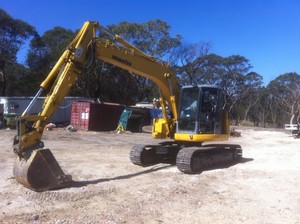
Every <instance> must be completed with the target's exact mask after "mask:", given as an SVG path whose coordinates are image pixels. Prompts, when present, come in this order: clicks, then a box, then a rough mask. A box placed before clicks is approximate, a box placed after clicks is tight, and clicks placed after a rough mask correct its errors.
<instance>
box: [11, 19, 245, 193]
mask: <svg viewBox="0 0 300 224" xmlns="http://www.w3.org/2000/svg"><path fill="white" fill-rule="evenodd" d="M99 32H105V33H106V34H108V35H109V36H110V38H108V39H103V38H100V37H99V36H98V35H97V34H98V33H99ZM94 60H102V61H104V62H106V63H110V64H112V65H115V66H118V67H120V68H122V69H125V70H128V71H130V72H131V73H133V74H135V75H139V76H142V77H146V78H148V79H150V80H152V81H153V82H154V83H156V84H157V86H158V87H159V91H160V105H161V107H162V112H163V117H162V118H155V119H154V121H153V128H152V136H153V137H154V138H157V139H167V140H166V141H163V142H161V143H160V144H158V145H135V146H133V147H132V149H131V150H130V160H131V161H132V163H133V164H136V165H140V166H150V165H153V164H157V163H166V162H167V163H175V164H176V166H177V167H178V169H179V170H180V171H182V172H184V173H200V172H201V171H202V170H203V169H205V167H209V166H211V165H214V164H219V163H225V162H233V161H236V160H238V159H239V158H241V156H242V149H241V147H240V145H232V144H206V142H213V141H224V140H227V139H228V138H229V118H228V111H227V110H226V107H225V101H224V99H225V96H224V93H223V91H222V89H221V88H219V87H217V86H213V85H193V86H184V87H182V88H180V87H179V81H178V78H177V77H176V74H175V73H174V71H173V70H172V69H171V67H170V66H169V64H168V63H166V62H163V61H161V60H158V59H156V58H154V57H152V56H150V55H147V54H145V53H143V52H142V51H141V50H139V49H137V48H136V47H134V46H132V45H131V44H129V43H128V42H126V41H125V40H124V39H122V38H121V37H120V36H118V35H113V34H111V33H110V32H108V31H107V30H106V29H105V28H104V27H102V26H101V25H100V24H99V23H98V22H90V21H88V22H86V23H84V25H83V27H82V28H81V30H80V31H79V32H78V34H77V35H76V37H75V39H74V40H73V41H72V42H71V43H70V44H69V46H68V47H67V49H66V50H65V52H64V53H63V54H62V56H61V57H60V59H59V60H58V62H57V63H56V65H55V66H54V67H53V69H52V70H51V72H50V73H49V74H48V76H47V77H46V79H45V80H44V81H43V82H42V83H41V84H40V89H39V90H38V92H37V94H36V95H35V97H34V98H33V100H32V102H31V103H30V104H29V105H28V107H27V108H26V110H25V111H24V112H23V114H22V115H21V116H20V117H18V119H17V135H16V136H15V138H14V142H13V151H14V153H15V154H16V161H15V164H14V169H13V173H14V177H15V179H16V180H17V181H18V182H19V183H21V184H23V185H24V186H25V187H27V188H30V189H32V190H35V191H45V190H50V189H57V188H63V187H67V186H69V185H70V184H71V182H72V177H71V176H70V175H66V174H64V172H63V171H62V169H61V167H60V166H59V164H58V162H57V161H56V159H55V157H54V156H53V154H52V153H51V151H50V150H49V149H45V148H44V143H43V141H42V135H43V131H44V128H45V126H46V124H47V123H48V122H49V120H50V118H51V116H52V115H53V113H54V112H55V111H56V110H57V108H58V106H59V105H60V103H61V102H62V100H63V99H64V97H65V96H66V95H67V94H68V92H69V90H70V88H71V87H72V86H73V85H74V83H75V81H76V79H77V78H78V77H79V76H80V75H81V73H82V71H83V70H84V69H86V68H87V67H88V66H91V65H92V64H93V61H94ZM46 90H49V91H48V92H47V97H46V98H45V101H44V104H43V107H42V109H41V111H40V112H39V114H38V115H32V114H30V109H31V107H32V106H33V105H34V104H35V102H36V99H37V98H38V97H39V96H40V95H41V94H42V93H43V92H44V91H46ZM32 123H33V125H32Z"/></svg>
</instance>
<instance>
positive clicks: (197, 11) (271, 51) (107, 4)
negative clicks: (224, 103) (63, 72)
mask: <svg viewBox="0 0 300 224" xmlns="http://www.w3.org/2000/svg"><path fill="white" fill-rule="evenodd" d="M0 8H2V9H4V10H5V11H6V12H7V13H8V14H9V15H11V16H12V17H13V18H17V19H21V20H23V21H25V22H27V23H29V24H31V25H33V26H34V27H36V29H37V30H38V32H39V34H40V35H42V34H43V33H44V32H45V31H47V30H50V29H52V28H53V27H55V26H62V27H64V28H68V29H72V30H76V29H79V28H80V27H81V26H82V25H83V23H84V22H85V21H87V20H95V21H99V22H100V24H102V25H104V26H106V25H108V24H118V23H119V22H121V21H128V22H146V21H149V20H152V19H157V18H159V19H162V20H164V21H166V22H167V23H168V24H169V25H170V26H171V27H172V29H171V33H172V35H176V34H180V35H182V37H183V41H184V42H185V43H191V44H192V43H197V42H200V41H209V42H211V43H212V45H213V48H212V51H211V52H213V53H216V54H218V55H221V56H223V57H225V56H230V55H234V54H239V55H242V56H244V57H246V58H247V59H249V61H250V63H251V65H252V66H253V69H252V70H253V71H254V72H257V73H258V74H260V75H262V76H263V77H264V83H265V84H268V83H269V82H270V81H271V80H273V79H274V78H276V77H277V76H279V75H281V74H284V73H287V72H297V73H298V74H300V0H252V1H251V0H223V1H222V0H198V1H197V0H184V1H182V0H181V1H179V0H173V1H172V0H151V1H143V0H126V1H125V0H114V1H110V0H106V1H103V0H87V1H82V0H80V1H79V0H73V1H67V0H65V1H63V0H26V1H25V0H1V1H0ZM22 51H23V52H21V54H23V55H24V54H25V53H26V48H25V47H24V48H23V49H22Z"/></svg>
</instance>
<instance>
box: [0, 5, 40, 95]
mask: <svg viewBox="0 0 300 224" xmlns="http://www.w3.org/2000/svg"><path fill="white" fill-rule="evenodd" d="M35 35H36V31H35V28H34V27H33V26H31V25H29V24H28V23H26V22H24V21H22V20H19V19H14V18H12V17H11V16H10V15H9V14H8V13H7V12H6V11H4V10H2V9H0V73H1V78H0V95H2V96H4V95H16V94H20V89H19V85H18V83H19V81H20V80H21V79H22V78H23V76H24V75H25V74H26V68H25V67H24V66H22V65H21V64H19V63H18V62H17V54H18V52H19V51H20V49H21V48H22V47H23V46H24V44H25V43H26V41H27V40H29V39H30V38H32V37H33V36H35Z"/></svg>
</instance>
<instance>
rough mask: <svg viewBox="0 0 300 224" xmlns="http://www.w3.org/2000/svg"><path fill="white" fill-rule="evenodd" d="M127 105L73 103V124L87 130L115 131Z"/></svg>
mask: <svg viewBox="0 0 300 224" xmlns="http://www.w3.org/2000/svg"><path fill="white" fill-rule="evenodd" d="M124 108H125V106H124V105H121V104H113V103H92V102H74V103H72V111H71V125H72V126H73V127H74V128H76V129H81V130H86V131H113V130H116V128H117V126H118V121H119V119H120V116H121V114H122V111H123V110H124Z"/></svg>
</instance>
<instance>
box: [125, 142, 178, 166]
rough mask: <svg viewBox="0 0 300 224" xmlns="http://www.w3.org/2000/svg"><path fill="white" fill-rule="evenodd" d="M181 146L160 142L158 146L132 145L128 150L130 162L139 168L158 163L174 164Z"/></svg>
mask: <svg viewBox="0 0 300 224" xmlns="http://www.w3.org/2000/svg"><path fill="white" fill-rule="evenodd" d="M180 149H181V146H180V145H178V144H176V143H174V142H162V143H160V144H158V145H134V146H133V147H132V148H131V150H130V160H131V162H132V163H133V164H135V165H139V166H151V165H155V164H158V163H169V164H175V163H176V156H177V153H178V151H179V150H180Z"/></svg>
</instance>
